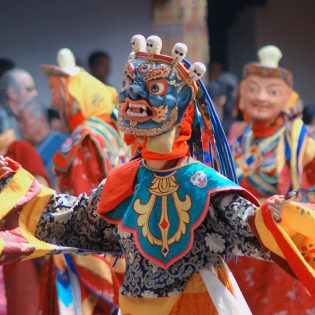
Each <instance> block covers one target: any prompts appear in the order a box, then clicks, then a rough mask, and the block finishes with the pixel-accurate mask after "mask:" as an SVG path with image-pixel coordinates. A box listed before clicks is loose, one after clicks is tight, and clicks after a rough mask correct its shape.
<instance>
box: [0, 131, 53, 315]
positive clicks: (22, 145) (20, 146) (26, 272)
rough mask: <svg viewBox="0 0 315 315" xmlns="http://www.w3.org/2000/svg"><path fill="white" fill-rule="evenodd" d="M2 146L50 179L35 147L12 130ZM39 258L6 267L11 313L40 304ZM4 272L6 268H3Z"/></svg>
mask: <svg viewBox="0 0 315 315" xmlns="http://www.w3.org/2000/svg"><path fill="white" fill-rule="evenodd" d="M0 143H1V147H2V148H1V149H2V150H3V149H4V147H5V148H6V151H7V153H6V156H9V157H10V158H12V159H14V160H16V161H19V163H21V165H23V167H24V168H25V169H26V170H27V171H28V172H30V173H31V174H33V175H34V176H37V177H38V176H40V177H41V178H44V179H45V180H46V183H48V182H49V178H48V175H47V173H46V171H45V168H44V165H43V162H42V161H41V159H40V157H39V155H38V153H37V152H36V150H35V148H34V147H33V146H32V145H31V144H29V143H28V142H26V141H17V140H15V137H14V132H13V130H12V129H8V130H6V132H3V133H2V134H1V135H0ZM12 221H13V219H12V218H7V223H6V224H7V226H8V227H10V224H12ZM37 263H38V262H36V261H23V262H15V263H12V264H9V265H6V266H4V267H3V274H4V279H3V280H4V283H5V286H4V287H5V294H6V300H7V303H6V304H7V307H6V310H5V314H8V315H18V314H26V315H34V314H36V313H37V310H38V305H39V295H40V293H39V291H40V290H39V289H40V278H39V277H40V267H39V265H38V264H37ZM1 272H2V270H1Z"/></svg>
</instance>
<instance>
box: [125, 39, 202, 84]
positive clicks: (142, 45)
mask: <svg viewBox="0 0 315 315" xmlns="http://www.w3.org/2000/svg"><path fill="white" fill-rule="evenodd" d="M130 43H131V48H132V52H131V53H130V54H129V59H134V58H135V56H136V53H139V52H145V53H147V54H148V55H149V56H150V55H152V56H153V55H159V54H160V52H161V50H162V40H161V38H160V37H159V36H156V35H151V36H149V37H148V38H147V39H145V37H144V36H143V35H140V34H138V35H134V36H132V37H131V40H130ZM187 51H188V48H187V46H186V45H185V44H184V43H176V44H175V45H174V46H173V49H172V51H171V55H172V59H173V62H172V64H173V65H174V66H176V65H177V64H180V63H181V62H182V61H183V59H185V58H186V55H187ZM205 72H206V66H205V65H204V64H203V63H201V62H195V63H194V64H192V65H191V67H190V68H189V72H188V75H189V79H190V80H191V81H197V80H200V79H201V78H202V77H203V75H204V74H205Z"/></svg>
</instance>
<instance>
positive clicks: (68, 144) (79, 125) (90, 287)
mask: <svg viewBox="0 0 315 315" xmlns="http://www.w3.org/2000/svg"><path fill="white" fill-rule="evenodd" d="M42 70H43V71H44V72H45V74H47V76H48V80H49V83H50V87H51V90H52V94H53V95H52V97H53V105H54V104H57V105H58V107H59V111H61V112H62V113H63V115H64V117H65V119H66V122H67V123H68V126H69V128H70V131H71V135H70V137H69V138H68V139H67V140H66V141H65V142H64V143H63V144H62V146H61V148H60V150H59V151H57V152H56V154H55V155H54V157H53V162H54V169H55V172H56V181H57V187H58V188H59V189H60V190H61V191H62V192H67V193H71V194H73V195H75V196H78V195H79V194H81V193H87V194H90V193H91V191H92V189H94V188H96V187H97V186H98V184H99V183H100V182H101V180H102V179H103V178H105V177H106V176H107V173H108V171H109V170H110V169H111V168H112V167H114V166H116V165H118V164H119V163H121V162H124V161H125V160H126V159H127V156H128V153H127V150H126V149H125V146H124V144H123V140H122V138H121V136H120V134H119V132H118V131H117V128H116V126H115V121H114V118H113V117H112V116H113V111H114V107H115V100H116V98H117V92H116V90H115V89H114V88H112V87H109V86H106V85H104V84H103V83H101V82H99V81H98V80H97V79H95V78H94V77H93V76H91V75H90V74H88V73H87V72H85V71H84V70H82V69H80V68H78V67H75V70H76V72H75V73H73V74H71V73H67V72H66V71H65V70H64V69H62V68H61V67H56V66H50V65H43V66H42ZM46 264H48V265H51V262H50V261H47V262H46ZM112 264H113V260H112V259H111V258H104V257H100V256H98V255H91V256H87V257H80V256H70V255H66V256H65V261H64V259H63V258H62V256H60V257H59V258H57V260H56V258H55V265H56V266H57V269H56V277H57V281H56V285H57V291H58V299H59V313H60V314H63V313H64V312H65V313H67V312H69V309H71V310H72V312H73V311H75V312H77V313H80V312H83V313H85V314H94V313H95V314H97V313H98V312H101V313H102V314H108V313H110V310H111V309H115V308H117V299H118V289H119V287H120V283H121V281H122V277H123V270H124V262H123V261H122V260H119V261H118V263H117V266H116V269H115V268H112ZM48 269H49V268H48ZM115 270H116V271H117V272H116V273H115ZM50 272H51V271H50ZM48 273H49V272H48ZM112 277H116V279H115V280H113V278H112ZM66 278H68V281H66ZM47 285H48V288H47ZM44 286H45V287H46V290H47V291H48V292H49V290H50V289H49V283H48V284H46V285H44ZM115 296H117V298H116V297H115ZM80 300H81V301H82V303H81V304H80V303H78V302H76V301H80ZM49 307H50V306H49V304H48V305H45V303H43V305H42V309H46V310H47V309H48V308H49ZM72 308H74V310H73V309H72ZM47 313H48V311H47Z"/></svg>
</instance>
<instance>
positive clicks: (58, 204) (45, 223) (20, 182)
mask: <svg viewBox="0 0 315 315" xmlns="http://www.w3.org/2000/svg"><path fill="white" fill-rule="evenodd" d="M0 163H1V165H0V205H1V206H0V220H1V232H0V258H2V260H1V262H2V263H3V264H4V263H8V262H11V261H14V260H19V259H29V258H36V257H39V256H43V255H45V254H49V253H50V254H51V253H60V252H86V253H90V252H99V253H110V254H120V246H119V242H118V238H117V237H116V236H117V228H116V226H115V225H112V224H109V223H107V222H106V221H104V220H103V219H102V218H101V217H100V216H99V215H98V214H97V213H96V208H97V204H98V201H99V198H100V195H101V193H102V190H103V185H104V183H101V184H100V186H99V187H98V188H97V189H96V190H95V191H94V192H93V193H92V195H91V196H90V197H87V196H86V195H85V194H82V195H80V196H79V197H72V196H67V195H58V194H56V193H55V192H54V191H53V190H51V189H49V188H44V187H43V186H41V185H40V184H39V183H38V182H37V181H36V180H35V179H34V178H33V177H32V176H31V175H30V174H29V173H28V172H26V171H25V170H23V168H21V167H20V166H19V165H18V164H17V163H15V162H14V161H12V160H8V159H7V160H4V159H1V160H0ZM8 224H10V226H8Z"/></svg>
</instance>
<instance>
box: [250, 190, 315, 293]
mask: <svg viewBox="0 0 315 315" xmlns="http://www.w3.org/2000/svg"><path fill="white" fill-rule="evenodd" d="M297 197H298V196H297ZM296 199H298V198H295V197H293V198H292V199H291V200H288V201H287V202H286V203H285V204H284V206H283V210H282V217H281V221H280V222H276V221H275V220H274V219H273V217H272V215H271V213H270V211H269V210H268V207H267V203H266V202H264V203H263V204H262V206H261V207H260V208H258V209H257V210H256V211H255V215H254V216H252V217H251V218H250V220H249V223H250V226H251V228H252V230H253V231H254V232H255V234H256V235H257V238H258V239H259V241H260V243H261V246H262V247H263V248H264V249H265V250H268V251H269V252H270V256H271V258H272V260H273V261H275V262H277V263H278V265H280V266H281V267H282V268H284V269H285V270H286V271H287V272H289V273H290V274H291V275H292V276H294V277H295V278H297V279H299V280H300V281H301V282H302V283H303V285H304V286H305V288H306V289H307V290H308V292H309V293H310V294H311V295H312V296H313V298H315V250H314V248H315V233H314V231H315V204H314V203H305V202H300V201H297V200H296Z"/></svg>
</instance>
